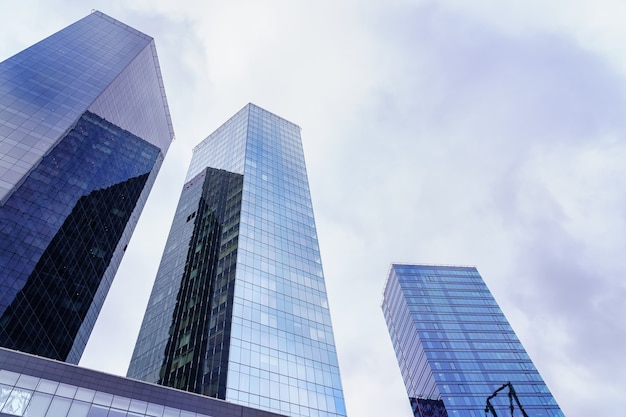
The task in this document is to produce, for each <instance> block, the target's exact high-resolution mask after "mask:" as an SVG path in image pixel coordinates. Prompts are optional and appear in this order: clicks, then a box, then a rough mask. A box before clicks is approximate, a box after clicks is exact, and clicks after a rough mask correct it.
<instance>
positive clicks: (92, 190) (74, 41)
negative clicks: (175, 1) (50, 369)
mask: <svg viewBox="0 0 626 417" xmlns="http://www.w3.org/2000/svg"><path fill="white" fill-rule="evenodd" d="M172 139H173V130H172V126H171V120H170V116H169V110H168V107H167V101H166V98H165V94H164V89H163V83H162V79H161V73H160V69H159V66H158V61H157V56H156V50H155V46H154V42H153V40H152V38H150V37H149V36H146V35H144V34H143V33H140V32H138V31H136V30H135V29H133V28H131V27H129V26H126V25H124V24H123V23H120V22H118V21H116V20H114V19H112V18H110V17H108V16H106V15H104V14H102V13H100V12H94V13H92V14H90V15H89V16H87V17H85V18H83V19H81V20H79V21H78V22H76V23H74V24H72V25H70V26H68V27H67V28H65V29H63V30H61V31H60V32H58V33H55V34H54V35H52V36H50V37H48V38H46V39H44V40H43V41H41V42H39V43H37V44H35V45H33V46H32V47H30V48H28V49H26V50H24V51H22V52H20V53H19V54H17V55H15V56H13V57H11V58H9V59H7V60H6V61H4V62H2V63H0V345H1V346H5V347H8V348H11V349H16V350H21V351H24V352H28V353H34V354H36V355H39V356H45V357H48V358H52V359H58V360H64V361H68V362H72V363H78V360H79V359H80V356H81V354H82V352H83V349H84V347H85V344H86V342H87V339H88V337H89V334H90V333H91V330H92V328H93V325H94V323H95V320H96V318H97V316H98V313H99V311H100V308H101V306H102V303H103V301H104V298H105V296H106V294H107V292H108V289H109V287H110V285H111V282H112V279H113V276H114V275H115V272H116V270H117V267H118V265H119V263H120V261H121V258H122V255H123V253H124V250H125V248H126V245H127V244H128V241H129V239H130V236H131V234H132V231H133V229H134V227H135V224H136V222H137V219H138V216H139V214H140V212H141V210H142V208H143V206H144V203H145V201H146V198H147V196H148V193H149V191H150V188H151V187H152V184H153V182H154V180H155V177H156V174H157V172H158V170H159V168H160V166H161V163H162V161H163V157H164V155H165V153H166V151H167V149H168V146H169V144H170V142H171V140H172Z"/></svg>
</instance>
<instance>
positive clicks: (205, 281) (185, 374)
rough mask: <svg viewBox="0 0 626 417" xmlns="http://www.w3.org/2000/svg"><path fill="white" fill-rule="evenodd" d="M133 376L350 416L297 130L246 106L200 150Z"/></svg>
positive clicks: (310, 412)
mask: <svg viewBox="0 0 626 417" xmlns="http://www.w3.org/2000/svg"><path fill="white" fill-rule="evenodd" d="M128 376H129V377H131V378H136V379H142V380H145V381H149V382H155V383H159V384H162V385H168V386H172V387H176V388H179V389H183V390H188V391H192V392H196V393H200V394H204V395H208V396H211V397H217V398H221V399H225V400H227V401H230V402H233V403H237V404H241V405H245V406H250V407H256V408H260V409H263V410H268V411H273V412H277V413H281V414H286V415H290V416H316V417H331V416H345V414H346V412H345V406H344V400H343V393H342V388H341V381H340V377H339V367H338V365H337V355H336V351H335V344H334V340H333V332H332V327H331V321H330V313H329V310H328V302H327V296H326V289H325V284H324V276H323V273H322V264H321V260H320V253H319V247H318V242H317V233H316V229H315V221H314V219H313V209H312V205H311V198H310V193H309V185H308V181H307V174H306V168H305V163H304V155H303V150H302V143H301V139H300V128H299V127H298V126H297V125H295V124H293V123H291V122H288V121H287V120H284V119H282V118H280V117H278V116H276V115H274V114H272V113H270V112H268V111H266V110H263V109H261V108H259V107H257V106H255V105H253V104H248V105H246V106H245V107H244V108H243V109H242V110H241V111H239V112H238V113H237V114H236V115H235V116H233V117H232V118H231V119H230V120H228V121H227V122H226V123H224V125H222V126H221V127H220V128H218V129H217V130H216V131H215V132H214V133H212V134H211V135H210V136H209V137H208V138H206V139H205V140H204V141H203V142H202V143H200V144H199V145H198V146H197V147H196V148H195V149H194V154H193V158H192V161H191V165H190V167H189V171H188V174H187V179H186V183H185V185H184V187H183V191H182V194H181V197H180V201H179V205H178V208H177V211H176V215H175V217H174V221H173V224H172V228H171V230H170V234H169V238H168V241H167V243H166V246H165V250H164V254H163V258H162V260H161V265H160V267H159V271H158V273H157V277H156V281H155V284H154V288H153V290H152V294H151V296H150V300H149V302H148V307H147V310H146V314H145V317H144V321H143V324H142V327H141V330H140V332H139V337H138V340H137V344H136V346H135V351H134V353H133V356H132V360H131V363H130V367H129V370H128Z"/></svg>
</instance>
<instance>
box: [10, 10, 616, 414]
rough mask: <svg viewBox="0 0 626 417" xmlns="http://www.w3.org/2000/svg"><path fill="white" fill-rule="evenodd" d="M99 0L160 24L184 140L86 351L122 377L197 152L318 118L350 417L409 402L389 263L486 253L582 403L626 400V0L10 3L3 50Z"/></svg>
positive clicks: (505, 296) (124, 16)
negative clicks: (387, 308)
mask: <svg viewBox="0 0 626 417" xmlns="http://www.w3.org/2000/svg"><path fill="white" fill-rule="evenodd" d="M92 8H93V9H99V10H101V11H103V12H105V13H107V14H109V15H111V16H113V17H115V18H117V19H119V20H121V21H123V22H125V23H127V24H129V25H131V26H133V27H135V28H137V29H139V30H141V31H143V32H145V33H147V34H149V35H151V36H153V37H154V38H155V39H156V45H157V50H158V53H159V58H160V63H161V67H162V72H163V75H164V78H165V87H166V91H167V95H168V99H169V104H170V108H171V112H172V118H173V121H174V128H175V131H176V136H177V139H176V141H175V142H174V144H173V145H172V147H171V148H170V151H169V154H168V155H167V158H166V160H165V164H164V166H163V168H162V170H161V172H160V174H159V178H158V179H157V183H156V185H155V187H154V189H153V192H152V195H151V197H150V199H149V201H148V204H147V206H146V208H145V210H144V214H143V216H142V218H141V220H140V222H139V225H138V227H137V229H136V232H135V235H134V237H133V240H132V241H131V244H130V246H129V248H128V250H127V254H126V257H125V259H124V261H123V264H122V266H121V267H120V270H119V274H118V277H117V278H116V282H115V283H114V285H113V287H112V289H111V292H110V296H109V298H108V300H107V303H106V304H105V308H104V309H103V312H102V314H101V318H100V320H99V322H98V324H97V326H96V329H95V330H94V333H93V335H92V339H91V341H90V344H89V345H88V348H87V351H86V352H85V355H84V358H83V361H82V362H81V364H82V365H84V366H87V367H90V368H95V369H99V370H103V371H106V372H109V373H115V374H122V375H123V374H125V372H126V367H127V364H128V361H129V358H130V355H131V353H132V347H133V344H134V342H135V338H136V334H137V332H138V329H139V325H140V321H141V318H142V315H143V309H144V308H145V304H146V303H147V299H148V296H149V291H150V288H151V285H152V281H153V279H154V276H155V274H156V269H157V266H158V260H159V258H160V256H161V252H162V250H163V247H164V245H165V238H166V236H167V232H168V230H169V226H170V223H171V219H172V217H173V213H174V210H175V206H176V203H177V199H178V195H179V192H180V189H181V187H182V184H183V179H184V176H185V173H186V169H187V165H188V162H189V160H190V158H191V149H192V148H193V146H194V145H196V144H197V143H198V142H199V141H200V140H202V139H203V138H204V137H206V136H207V135H208V134H209V133H211V132H212V131H213V130H214V129H215V128H217V127H218V126H219V125H220V124H221V123H222V122H224V121H225V120H226V119H228V117H230V116H231V115H232V114H234V113H235V112H236V111H238V110H239V109H240V108H241V107H243V106H244V105H245V104H246V103H248V102H253V103H255V104H258V105H260V106H262V107H264V108H266V109H268V110H270V111H272V112H274V113H276V114H278V115H280V116H282V117H285V118H286V119H288V120H291V121H293V122H295V123H297V124H299V125H300V126H301V127H302V135H303V142H304V149H305V156H306V159H307V167H308V172H309V180H310V184H311V192H312V197H313V203H314V209H315V214H316V221H317V226H318V233H319V240H320V246H321V251H322V259H323V263H324V269H325V274H326V281H327V286H328V294H329V298H330V304H331V313H332V317H333V322H334V328H335V338H336V343H337V348H338V353H339V361H340V367H341V372H342V377H343V384H344V391H345V396H346V403H347V407H348V413H349V414H350V415H351V416H359V417H374V416H381V415H383V416H405V417H409V416H410V414H411V413H410V409H409V407H408V402H407V400H406V394H405V392H404V386H403V384H402V381H401V377H400V373H399V370H398V367H397V364H396V361H395V356H394V353H393V349H392V347H391V343H390V341H389V336H388V334H387V330H386V326H385V324H384V320H383V316H382V313H381V311H380V301H381V292H382V288H383V284H384V281H385V278H386V275H387V272H388V269H389V264H390V263H391V262H392V261H396V262H414V263H435V264H461V265H475V266H477V267H478V270H479V271H480V272H481V274H482V275H483V277H484V279H485V281H486V282H487V284H488V285H489V287H490V288H491V289H492V291H493V293H494V295H495V296H496V298H497V300H498V301H499V303H500V305H501V307H502V309H503V310H504V312H505V314H506V315H507V316H508V318H509V320H510V321H511V324H512V326H513V328H514V329H515V330H516V332H517V333H518V335H519V337H520V339H521V340H522V343H523V344H524V345H525V347H526V349H527V350H528V352H529V354H530V356H531V357H532V358H533V360H534V361H535V363H536V365H537V367H538V368H539V371H540V372H541V373H542V375H543V377H544V379H545V380H546V382H547V384H548V386H549V387H550V389H551V390H552V392H553V394H554V395H555V397H556V399H557V401H558V402H559V403H560V405H561V407H562V409H563V411H564V412H565V414H566V415H567V416H568V417H582V416H589V415H598V416H603V415H604V416H609V415H620V414H623V413H624V409H625V408H626V395H624V392H626V366H624V364H623V359H624V357H625V356H626V280H625V279H624V275H625V274H626V256H625V252H626V216H625V210H624V208H625V206H626V163H625V161H626V117H625V115H626V48H624V39H626V25H624V21H626V3H624V2H623V1H619V0H596V1H594V2H593V4H592V2H589V1H582V0H548V1H546V0H508V1H506V2H502V1H496V0H472V1H466V0H438V1H427V0H424V1H420V0H413V1H411V0H385V1H383V0H369V1H368V0H335V1H329V0H318V1H315V2H311V1H308V2H307V1H287V0H283V1H272V0H268V1H258V0H257V1H254V0H249V1H239V0H233V1H221V2H218V1H182V0H179V1H172V0H170V1H165V0H149V1H148V0H124V1H121V0H108V1H71V0H65V1H63V0H47V1H45V2H44V1H40V2H37V1H34V0H21V1H20V2H16V1H15V2H14V1H9V0H5V1H0V60H3V59H5V58H7V57H9V56H11V55H13V54H14V53H16V52H18V51H20V50H21V49H23V48H25V47H27V46H29V45H30V44H32V43H34V42H36V41H38V40H40V39H42V38H43V37H45V36H48V35H50V34H52V33H53V32H55V31H57V30H59V29H61V28H62V27H65V26H67V25H68V24H70V23H72V22H73V21H75V20H77V19H79V18H81V17H83V16H85V15H87V14H88V13H89V12H90V11H91V9H92Z"/></svg>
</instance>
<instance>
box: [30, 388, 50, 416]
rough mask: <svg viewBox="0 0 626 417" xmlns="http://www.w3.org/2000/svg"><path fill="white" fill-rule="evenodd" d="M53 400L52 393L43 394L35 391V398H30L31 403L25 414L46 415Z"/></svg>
mask: <svg viewBox="0 0 626 417" xmlns="http://www.w3.org/2000/svg"><path fill="white" fill-rule="evenodd" d="M51 401H52V395H49V394H43V393H41V392H35V393H34V394H33V398H32V399H31V400H30V404H29V405H28V408H27V409H26V413H25V414H24V416H26V417H44V416H45V415H46V411H48V407H49V406H50V402H51Z"/></svg>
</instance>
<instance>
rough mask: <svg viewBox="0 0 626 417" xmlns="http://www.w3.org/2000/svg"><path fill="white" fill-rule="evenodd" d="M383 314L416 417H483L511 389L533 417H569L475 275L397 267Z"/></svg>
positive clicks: (503, 403)
mask: <svg viewBox="0 0 626 417" xmlns="http://www.w3.org/2000/svg"><path fill="white" fill-rule="evenodd" d="M382 309H383V313H384V315H385V320H386V322H387V327H388V329H389V334H390V335H391V340H392V343H393V346H394V349H395V352H396V357H397V359H398V364H399V365H400V370H401V372H402V377H403V378H404V383H405V386H406V390H407V393H408V396H409V400H410V402H411V406H412V407H413V411H414V413H415V416H416V417H418V416H419V417H443V416H448V417H483V416H485V415H486V411H485V408H486V400H487V398H488V397H489V396H491V395H492V394H493V393H494V392H495V391H496V390H497V389H498V388H500V387H502V386H504V385H505V384H507V383H509V382H510V383H511V384H512V386H513V387H514V391H515V392H516V394H517V397H518V398H519V401H520V403H521V405H522V407H523V409H524V410H525V411H526V413H527V414H528V416H529V417H563V413H562V412H561V410H560V408H559V406H558V405H557V403H556V401H555V399H554V397H553V396H552V394H551V393H550V391H549V390H548V387H547V386H546V384H545V383H544V381H543V379H542V378H541V375H539V372H538V371H537V369H536V368H535V366H534V365H533V363H532V361H531V360H530V358H529V357H528V354H527V353H526V351H525V350H524V347H523V346H522V345H521V343H520V342H519V340H518V338H517V336H516V335H515V332H514V331H513V329H512V328H511V326H510V325H509V323H508V321H507V319H506V317H505V316H504V314H502V311H501V310H500V308H499V307H498V304H497V303H496V301H495V299H494V298H493V296H492V295H491V292H490V291H489V289H488V288H487V286H486V285H485V282H484V281H483V279H482V278H481V276H480V275H479V274H478V271H477V270H476V268H474V267H461V266H433V265H401V264H393V265H392V266H391V270H390V272H389V277H388V278H387V283H386V285H385V290H384V297H383V302H382ZM509 392H511V390H510V388H508V387H507V388H505V389H504V390H502V391H501V392H500V393H499V394H498V395H497V396H496V397H495V398H492V399H491V400H490V403H492V404H493V406H494V411H496V413H497V414H498V415H499V416H505V415H510V408H509V407H510V402H509V397H508V393H509ZM513 406H514V409H516V410H517V411H516V413H517V414H515V415H520V416H521V415H522V414H521V412H520V411H519V406H518V405H517V403H516V402H515V401H514V402H513ZM489 412H491V410H489Z"/></svg>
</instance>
